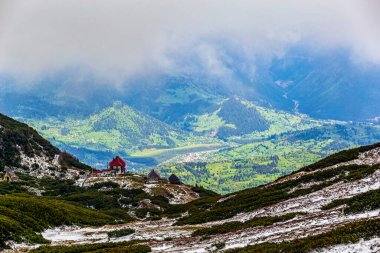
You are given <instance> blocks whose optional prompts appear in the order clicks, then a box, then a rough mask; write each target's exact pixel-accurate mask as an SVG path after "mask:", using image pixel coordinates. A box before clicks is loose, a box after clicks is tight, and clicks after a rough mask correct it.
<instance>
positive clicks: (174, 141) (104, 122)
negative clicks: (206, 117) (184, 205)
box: [27, 102, 218, 164]
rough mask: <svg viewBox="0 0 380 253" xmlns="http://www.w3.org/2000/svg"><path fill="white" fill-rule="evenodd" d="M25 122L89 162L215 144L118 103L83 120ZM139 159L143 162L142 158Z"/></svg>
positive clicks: (52, 119)
mask: <svg viewBox="0 0 380 253" xmlns="http://www.w3.org/2000/svg"><path fill="white" fill-rule="evenodd" d="M27 122H28V123H29V124H31V125H32V126H33V127H35V128H37V129H38V130H39V131H40V132H41V134H42V135H43V136H44V137H45V138H48V139H49V140H51V141H52V142H53V143H54V144H56V145H57V146H59V147H61V148H63V149H68V150H69V151H71V152H73V153H75V154H76V156H78V157H80V158H81V159H83V160H84V161H86V162H88V163H90V164H96V163H103V164H106V162H107V161H108V159H109V157H102V153H103V154H104V153H109V154H110V156H112V155H113V154H114V153H118V154H121V155H123V156H125V157H127V156H129V155H132V154H133V158H132V160H133V159H134V160H136V161H138V158H139V157H140V156H141V157H142V158H144V157H146V155H145V153H146V152H152V151H153V152H154V150H161V151H163V152H165V151H167V150H169V151H170V150H171V149H174V150H173V151H175V148H178V147H188V148H189V149H191V148H192V147H193V145H198V144H206V145H203V147H204V148H206V149H207V146H208V145H207V144H208V143H210V144H211V146H212V145H213V144H215V143H218V142H217V141H213V140H211V139H210V138H207V137H202V136H198V135H193V134H191V133H188V132H185V131H182V130H179V129H176V128H174V127H172V126H170V125H168V124H166V123H163V122H161V121H159V120H157V119H155V118H152V117H150V116H148V115H145V114H143V113H141V112H138V111H136V110H133V109H132V108H131V107H129V106H127V105H124V104H121V103H120V102H115V103H114V105H113V106H112V107H108V108H105V109H104V110H102V111H100V112H99V113H96V114H93V115H92V116H90V117H88V118H85V119H82V120H77V119H70V118H66V119H65V120H63V121H61V120H58V119H56V118H50V119H46V120H37V119H31V120H27ZM184 149H186V148H184ZM173 153H174V154H176V152H173ZM97 154H99V155H97ZM172 156H173V155H172ZM172 156H171V157H172ZM141 160H142V161H143V162H144V159H141ZM154 163H155V162H154V161H153V164H154Z"/></svg>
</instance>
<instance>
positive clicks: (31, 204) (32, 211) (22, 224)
mask: <svg viewBox="0 0 380 253" xmlns="http://www.w3.org/2000/svg"><path fill="white" fill-rule="evenodd" d="M41 210H43V212H41ZM113 223H115V218H113V217H112V216H110V215H107V214H104V213H101V212H97V211H95V210H91V209H88V208H85V207H81V206H79V205H76V204H73V203H69V202H66V201H63V200H58V199H53V198H48V197H36V196H33V195H27V194H11V195H3V196H0V242H1V243H0V247H4V246H5V245H4V243H5V241H8V240H14V241H16V242H21V241H26V242H30V243H46V240H44V239H43V238H42V236H41V235H40V234H39V232H42V231H43V230H45V229H47V228H49V227H51V226H61V225H72V224H76V225H93V226H99V225H105V224H113Z"/></svg>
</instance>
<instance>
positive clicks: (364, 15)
mask: <svg viewBox="0 0 380 253" xmlns="http://www.w3.org/2000/svg"><path fill="white" fill-rule="evenodd" d="M379 12H380V4H379V2H378V1H376V0H360V1H359V0H325V1H324V0H322V1H313V3H312V2H311V1H304V0H287V1H283V0H276V1H275V0H267V1H252V0H234V1H230V0H207V1H205V0H189V1H178V0H159V1H153V0H150V1H149V0H129V1H123V0H107V1H106V0H80V1H78V0H50V1H44V0H28V1H23V0H2V1H1V2H0V72H1V73H3V74H4V73H5V74H9V75H13V76H17V77H20V78H24V79H25V80H30V79H34V78H38V77H41V76H45V75H48V74H52V73H55V72H58V71H62V70H65V69H70V68H85V69H86V71H85V73H89V72H90V73H95V74H96V75H98V76H99V77H100V78H104V79H106V80H109V82H111V83H115V84H122V83H123V80H125V79H127V78H129V77H133V76H136V75H146V74H152V73H153V74H154V73H171V72H175V73H182V72H185V73H192V72H193V71H195V70H194V69H196V68H200V69H202V70H203V71H208V72H209V73H210V75H215V76H219V77H223V78H229V77H230V76H231V73H230V67H229V66H228V63H229V61H230V59H229V58H228V54H225V53H224V52H223V43H229V46H230V48H235V49H236V50H237V52H238V54H241V55H243V57H244V61H247V63H246V64H245V65H244V66H242V67H244V68H247V69H251V70H252V71H253V72H254V70H255V67H254V59H255V56H256V55H257V54H262V55H263V54H266V55H268V56H272V55H281V54H283V53H284V50H286V47H287V46H289V45H291V44H294V43H302V42H307V43H312V44H314V45H316V46H317V47H318V48H334V47H337V48H347V49H349V50H351V52H352V54H353V57H354V58H355V59H358V61H365V62H371V63H375V64H380V29H378V24H379V23H380V15H378V14H379ZM231 45H232V46H231ZM179 58H180V59H179ZM183 59H191V60H189V61H185V60H183ZM250 61H252V63H250Z"/></svg>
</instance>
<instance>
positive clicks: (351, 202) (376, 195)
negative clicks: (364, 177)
mask: <svg viewBox="0 0 380 253" xmlns="http://www.w3.org/2000/svg"><path fill="white" fill-rule="evenodd" d="M341 205H346V207H345V208H344V209H343V210H344V212H345V213H359V212H365V211H370V210H374V209H378V208H380V189H377V190H372V191H368V192H365V193H362V194H359V195H356V196H354V197H351V198H347V199H337V200H334V201H333V202H331V203H330V204H328V205H326V206H324V207H323V209H331V208H334V207H337V206H341Z"/></svg>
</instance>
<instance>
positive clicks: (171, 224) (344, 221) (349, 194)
mask: <svg viewBox="0 0 380 253" xmlns="http://www.w3.org/2000/svg"><path fill="white" fill-rule="evenodd" d="M379 182H380V144H375V145H371V146H364V147H360V148H356V149H352V150H347V151H342V152H340V153H337V154H334V155H332V156H329V157H327V158H325V159H323V160H321V161H320V162H317V163H315V164H312V165H310V166H307V167H305V168H303V169H301V170H299V171H297V172H294V173H293V174H291V175H287V176H284V177H282V178H280V179H278V180H277V181H275V182H273V183H271V184H267V185H264V186H260V187H256V188H250V189H247V190H244V191H240V192H235V193H232V194H229V195H225V196H211V197H208V198H206V199H199V200H195V201H192V202H189V203H187V204H183V205H177V206H173V207H171V208H169V209H167V210H166V211H165V212H164V216H166V218H163V219H161V220H158V221H140V222H135V223H130V224H124V225H115V226H114V227H112V228H109V227H108V228H107V231H109V230H108V229H111V230H117V229H120V228H121V227H123V228H126V227H127V228H130V229H134V230H135V234H134V235H132V236H128V237H124V238H123V239H122V240H134V239H139V238H144V239H146V240H148V241H147V242H145V244H146V245H148V246H149V247H151V249H152V251H153V252H162V251H165V252H190V251H191V252H206V251H216V252H225V251H227V252H267V253H277V252H294V253H295V252H297V253H306V252H316V250H318V252H319V251H320V250H323V251H324V252H329V249H334V248H336V249H338V248H340V249H342V248H347V249H352V248H356V249H358V250H357V251H353V252H360V251H359V249H360V245H363V246H365V247H366V248H368V249H369V251H368V252H377V249H378V246H376V245H377V243H378V241H379V239H380V232H379V231H380V223H379V222H380V220H379V217H380V216H379V215H380V206H379V203H380V202H379V201H378V200H379V199H380V183H379ZM173 217H176V218H173ZM152 228H154V229H153V230H152ZM104 229H105V228H104V227H98V228H93V229H91V230H89V229H78V228H75V227H65V228H61V229H58V230H49V234H46V235H48V237H47V238H48V239H52V240H53V245H54V244H62V243H65V242H66V240H65V239H64V238H65V236H67V235H69V234H73V233H74V234H77V235H79V236H78V237H76V238H75V239H74V240H72V241H70V243H75V244H77V243H85V242H89V240H94V235H97V238H99V239H95V242H102V238H104V236H100V235H99V234H104V233H105V231H104ZM169 238H170V239H169ZM111 241H116V240H111ZM342 244H343V245H342ZM54 249H56V247H54V246H53V247H52V248H51V250H53V251H54ZM37 252H38V251H37Z"/></svg>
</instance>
